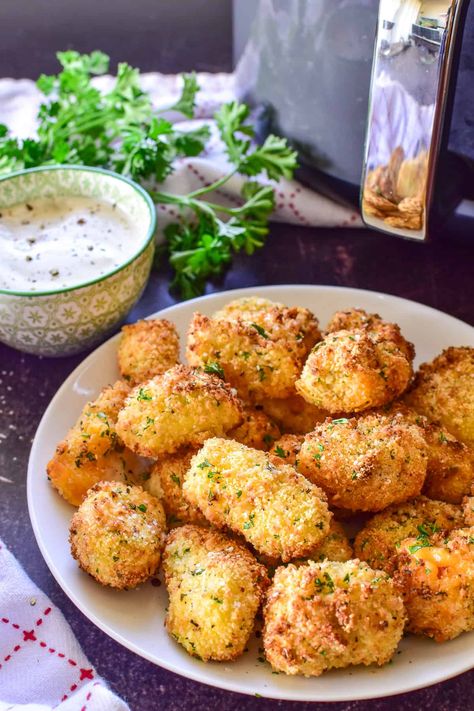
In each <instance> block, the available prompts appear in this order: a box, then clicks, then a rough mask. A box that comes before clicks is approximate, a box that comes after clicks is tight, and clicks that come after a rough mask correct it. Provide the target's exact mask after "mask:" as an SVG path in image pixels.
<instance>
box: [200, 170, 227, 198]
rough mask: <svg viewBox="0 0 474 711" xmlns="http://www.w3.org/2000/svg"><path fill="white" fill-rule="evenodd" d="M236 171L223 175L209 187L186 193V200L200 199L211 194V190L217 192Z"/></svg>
mask: <svg viewBox="0 0 474 711" xmlns="http://www.w3.org/2000/svg"><path fill="white" fill-rule="evenodd" d="M237 171H238V168H234V170H232V171H231V172H230V173H227V175H223V176H222V178H219V180H216V181H215V182H214V183H212V184H211V185H205V186H204V187H203V188H199V190H194V192H192V193H188V198H196V197H200V195H205V194H206V193H211V192H212V191H213V190H217V189H218V188H220V187H221V186H222V185H225V183H227V181H228V180H230V179H231V178H232V177H233V176H234V175H235V174H236V173H237Z"/></svg>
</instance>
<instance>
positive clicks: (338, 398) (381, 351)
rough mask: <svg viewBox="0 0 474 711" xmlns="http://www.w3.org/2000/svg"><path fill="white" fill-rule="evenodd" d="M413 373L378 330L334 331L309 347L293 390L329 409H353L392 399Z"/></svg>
mask: <svg viewBox="0 0 474 711" xmlns="http://www.w3.org/2000/svg"><path fill="white" fill-rule="evenodd" d="M412 374H413V370H412V363H411V360H410V359H407V357H406V355H405V353H403V352H402V351H401V350H400V348H399V347H398V345H397V343H395V342H394V341H389V340H386V339H385V338H384V337H383V336H382V335H381V334H380V333H377V332H370V331H366V330H364V329H354V330H352V331H336V332H334V333H330V334H329V335H327V336H326V338H325V339H324V340H323V341H321V342H320V343H317V344H316V346H315V347H314V348H313V350H312V351H311V353H310V355H309V357H308V360H307V361H306V363H305V366H304V368H303V372H302V374H301V377H300V379H299V380H298V381H297V383H296V389H297V391H298V392H299V393H300V395H302V396H303V397H304V398H305V400H307V401H308V402H310V403H312V404H313V405H315V406H316V407H319V408H321V409H323V410H327V411H328V412H330V413H337V412H347V413H355V412H361V411H363V410H367V409H369V408H372V407H379V406H382V405H385V404H387V403H389V402H391V401H392V400H394V399H395V398H397V397H398V396H399V395H401V394H402V393H403V392H404V391H405V390H406V388H407V387H408V385H409V383H410V380H411V378H412Z"/></svg>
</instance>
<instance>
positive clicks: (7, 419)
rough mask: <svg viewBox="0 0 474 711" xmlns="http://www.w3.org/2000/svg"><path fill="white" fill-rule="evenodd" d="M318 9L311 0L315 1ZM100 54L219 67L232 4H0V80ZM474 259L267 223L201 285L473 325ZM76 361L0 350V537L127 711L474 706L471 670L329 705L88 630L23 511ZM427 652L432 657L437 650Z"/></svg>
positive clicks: (157, 279) (225, 57)
mask: <svg viewBox="0 0 474 711" xmlns="http://www.w3.org/2000/svg"><path fill="white" fill-rule="evenodd" d="M314 1H315V2H317V1H318V0H314ZM67 48H74V49H77V50H79V51H90V50H92V49H102V50H103V51H105V52H107V53H108V54H110V55H111V57H112V59H113V61H114V62H116V61H123V60H126V61H128V62H130V63H132V64H135V65H137V66H139V67H140V68H141V69H142V70H158V71H162V72H177V71H182V70H190V69H197V70H201V71H202V70H204V71H228V70H229V69H230V68H231V63H232V46H231V3H230V0H135V1H133V0H94V1H93V0H0V77H1V76H13V77H32V78H36V77H37V76H38V75H39V74H40V73H41V72H45V73H48V72H55V71H57V66H56V63H55V60H54V53H55V51H56V50H58V49H67ZM473 256H474V255H473V251H472V248H469V247H467V246H466V245H462V244H458V243H456V242H454V241H452V240H451V239H450V235H449V234H445V235H444V240H443V241H442V242H440V243H432V244H416V243H413V242H407V241H403V240H399V239H397V238H393V237H389V236H385V235H381V234H377V233H375V232H372V231H370V230H342V229H324V228H303V227H297V226H289V225H273V226H272V228H271V232H270V235H269V238H268V242H267V246H266V247H265V249H264V250H262V251H261V252H258V253H257V254H256V255H254V256H253V257H246V256H244V255H241V256H239V257H238V259H237V260H236V261H235V263H234V266H233V267H232V269H231V270H230V271H229V273H228V274H227V275H226V277H225V278H224V279H223V280H222V281H219V282H218V283H215V284H214V285H212V286H211V287H210V290H222V289H232V288H237V287H241V286H252V285H260V284H281V283H310V284H335V285H341V286H352V287H359V288H365V289H372V290H375V291H383V292H387V293H391V294H395V295H398V296H403V297H406V298H409V299H413V300H415V301H419V302H422V303H424V304H428V305H430V306H433V307H435V308H438V309H441V310H442V311H447V312H448V313H450V314H452V315H454V316H457V317H458V318H461V319H463V320H465V321H468V322H469V323H474V304H473V298H472V297H473V285H472V281H473V264H474V260H473ZM168 285H169V273H167V272H166V270H162V271H161V273H158V274H157V273H154V274H153V276H152V278H151V280H150V283H149V285H148V287H147V289H146V291H145V294H144V296H143V298H142V299H141V301H140V302H139V304H138V305H137V306H136V307H135V309H134V310H133V312H132V313H131V314H130V316H129V319H128V320H129V321H133V320H136V319H138V318H141V317H143V316H146V315H147V314H150V313H152V312H154V311H156V310H158V309H160V308H164V307H166V306H169V305H170V304H172V303H175V301H176V299H175V297H174V296H173V295H171V294H170V293H169V290H168ZM84 356H85V354H82V355H80V356H76V357H74V358H61V359H54V360H53V359H39V358H36V357H35V356H24V355H21V354H20V353H18V352H17V351H14V350H12V349H10V348H8V347H7V346H3V345H2V344H0V433H2V434H4V435H6V436H5V438H4V439H0V472H1V473H2V474H4V475H5V476H7V477H8V478H10V479H11V480H12V481H13V483H12V484H5V483H1V482H0V537H2V538H3V539H4V541H5V542H6V544H7V545H8V546H9V548H10V550H11V551H12V552H13V553H14V554H15V555H16V556H17V558H18V559H19V560H20V562H21V563H22V564H23V565H24V567H25V569H26V571H27V573H28V574H29V575H30V576H31V578H32V579H33V580H34V581H35V582H36V583H37V584H38V585H39V586H40V587H41V588H42V589H43V590H44V591H45V592H46V593H47V594H48V595H49V596H50V597H51V599H52V600H53V602H54V603H55V604H56V605H58V607H59V608H60V609H61V610H62V611H63V612H64V614H65V615H66V618H67V620H68V622H69V623H70V624H71V626H72V628H73V630H74V632H75V634H76V635H77V638H78V640H79V642H80V643H81V645H82V646H83V648H84V651H85V653H86V654H87V655H88V657H89V659H90V661H91V663H92V664H93V665H94V666H95V667H96V669H97V671H98V673H99V674H101V675H103V676H104V678H105V679H106V680H107V681H108V682H109V683H110V684H111V686H112V688H113V689H114V690H115V691H116V692H117V693H118V694H120V695H121V696H122V697H123V698H125V699H126V700H127V701H128V703H129V704H130V707H131V709H132V711H253V710H254V709H258V711H280V710H282V709H284V710H285V711H325V709H327V710H328V711H433V710H435V711H473V710H474V702H473V697H472V689H473V683H474V672H469V673H468V674H464V675H462V676H460V677H458V678H457V679H454V680H452V681H450V682H446V683H444V684H438V685H436V686H434V687H431V688H430V689H426V690H422V691H418V692H415V693H413V694H409V695H404V696H398V697H394V698H391V699H385V700H379V701H377V700H376V701H370V702H363V701H361V702H353V703H349V702H348V703H340V704H333V705H330V706H329V705H324V704H310V703H288V702H278V701H268V700H265V699H255V698H252V697H244V696H239V695H237V694H232V693H228V692H225V691H222V690H219V689H212V688H210V687H207V686H204V685H201V684H198V683H196V682H193V681H190V680H188V679H184V678H182V677H179V676H177V675H175V674H172V673H170V672H167V671H165V670H163V669H160V668H159V667H156V666H154V665H153V664H151V663H149V662H147V661H145V660H144V659H141V658H140V657H138V656H136V655H135V654H132V653H131V652H129V651H127V650H126V649H124V648H123V647H121V646H120V645H118V644H117V643H116V642H114V641H113V640H112V639H110V638H109V637H107V636H106V635H105V634H104V633H102V632H101V631H100V630H99V629H97V628H96V627H95V626H94V625H93V624H92V623H90V622H89V621H88V620H87V619H86V618H85V617H84V616H83V615H82V614H81V613H80V612H79V611H78V610H77V609H76V608H75V607H74V605H73V604H72V603H71V602H70V601H69V599H68V598H67V597H66V595H65V594H64V593H63V592H62V590H61V589H60V588H59V586H58V585H57V584H56V582H55V581H54V579H53V578H52V576H51V574H50V573H49V570H48V568H47V566H46V564H45V562H44V561H43V559H42V557H41V554H40V552H39V550H38V548H37V545H36V542H35V540H34V536H33V532H32V530H31V525H30V522H29V518H28V512H27V506H26V469H27V462H28V456H29V450H30V446H31V441H32V438H33V437H34V433H35V431H36V428H37V426H38V423H39V421H40V419H41V416H42V414H43V412H44V410H45V409H46V407H47V405H48V403H49V401H50V400H51V398H52V397H53V395H54V393H55V392H56V390H57V389H58V387H59V386H60V385H61V383H62V382H63V380H64V379H65V378H66V377H67V375H68V374H69V373H70V372H71V371H72V370H73V369H74V367H75V366H76V365H77V364H78V363H80V362H81V360H82V359H83V358H84ZM434 653H436V649H434Z"/></svg>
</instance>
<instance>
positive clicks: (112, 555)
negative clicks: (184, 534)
mask: <svg viewBox="0 0 474 711" xmlns="http://www.w3.org/2000/svg"><path fill="white" fill-rule="evenodd" d="M69 531H70V535H69V542H70V544H71V553H72V556H73V558H75V559H76V560H77V562H78V563H79V566H80V567H81V568H82V569H83V570H84V571H85V572H86V573H89V575H91V576H92V577H93V578H95V580H97V581H98V582H99V583H101V584H102V585H109V586H110V587H113V588H121V589H129V588H134V587H136V586H137V585H140V583H143V582H145V581H146V580H148V578H150V577H151V576H152V575H154V574H155V573H156V571H157V570H158V566H159V564H160V559H161V551H162V549H163V545H164V541H165V533H166V522H165V512H164V510H163V506H162V505H161V503H160V502H159V501H158V499H155V498H154V497H153V496H150V494H148V493H147V492H146V491H143V489H142V488H141V487H140V486H129V485H127V484H121V483H119V482H112V481H101V482H99V483H98V484H95V486H93V487H92V489H90V491H89V492H88V494H87V497H86V498H85V499H84V501H83V502H82V504H81V505H80V507H79V508H78V510H77V511H76V513H75V514H74V516H73V517H72V521H71V526H70V529H69Z"/></svg>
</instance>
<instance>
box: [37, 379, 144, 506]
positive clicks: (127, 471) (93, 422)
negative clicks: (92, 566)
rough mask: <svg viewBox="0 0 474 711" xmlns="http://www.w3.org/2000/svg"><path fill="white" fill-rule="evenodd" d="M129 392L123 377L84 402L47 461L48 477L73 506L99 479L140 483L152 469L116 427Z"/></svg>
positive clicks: (78, 502) (79, 501)
mask: <svg viewBox="0 0 474 711" xmlns="http://www.w3.org/2000/svg"><path fill="white" fill-rule="evenodd" d="M128 393H129V387H128V385H127V384H126V383H123V382H122V381H120V380H119V381H118V382H116V383H115V385H113V386H111V387H107V388H105V389H104V390H102V392H101V393H100V395H99V397H98V398H97V399H96V400H95V401H93V402H89V403H87V405H85V407H84V408H83V410H82V412H81V415H80V417H79V419H78V420H77V422H76V424H75V425H74V427H72V428H71V429H70V430H69V432H68V434H67V435H66V437H65V439H64V440H63V441H62V442H60V443H59V444H58V445H57V447H56V451H55V453H54V455H53V457H52V458H51V460H50V461H49V462H48V465H47V474H48V479H49V480H50V482H51V484H52V485H53V486H54V487H55V489H57V490H58V492H59V493H60V494H61V496H62V497H63V498H64V499H66V501H68V502H69V503H70V504H72V505H73V506H79V504H80V503H81V501H83V499H84V497H85V495H86V493H87V491H88V489H90V487H91V486H93V485H94V484H96V483H97V482H98V481H103V480H110V481H126V482H132V483H133V482H136V483H138V482H141V481H142V479H143V478H144V477H146V476H147V474H148V472H149V470H150V466H151V464H150V462H147V461H145V460H143V459H141V458H140V457H137V455H136V454H134V453H133V452H131V451H130V450H129V449H127V448H126V447H125V446H124V444H123V442H122V441H121V440H120V438H119V437H118V435H117V432H116V429H115V424H116V421H117V416H118V412H119V410H120V408H121V407H122V405H123V403H124V401H125V398H126V397H127V395H128Z"/></svg>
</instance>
